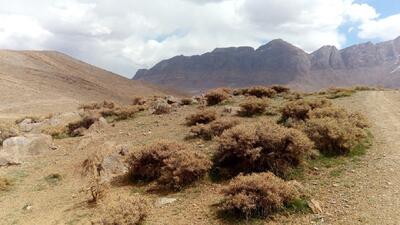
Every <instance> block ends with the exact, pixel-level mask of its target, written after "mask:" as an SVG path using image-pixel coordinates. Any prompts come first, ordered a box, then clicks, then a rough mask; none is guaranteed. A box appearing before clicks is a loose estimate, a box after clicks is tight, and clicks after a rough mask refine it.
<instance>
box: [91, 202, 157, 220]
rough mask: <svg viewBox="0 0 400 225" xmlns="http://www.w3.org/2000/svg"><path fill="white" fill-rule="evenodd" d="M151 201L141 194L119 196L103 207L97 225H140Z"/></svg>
mask: <svg viewBox="0 0 400 225" xmlns="http://www.w3.org/2000/svg"><path fill="white" fill-rule="evenodd" d="M149 209H150V204H149V201H148V200H147V199H145V198H143V197H140V196H129V197H122V196H118V197H116V198H114V199H111V200H109V201H107V203H106V204H105V205H103V206H102V207H101V210H100V215H101V217H102V219H101V220H100V221H96V222H93V223H92V224H95V225H139V224H142V222H143V221H144V219H145V218H146V217H147V215H148V213H149Z"/></svg>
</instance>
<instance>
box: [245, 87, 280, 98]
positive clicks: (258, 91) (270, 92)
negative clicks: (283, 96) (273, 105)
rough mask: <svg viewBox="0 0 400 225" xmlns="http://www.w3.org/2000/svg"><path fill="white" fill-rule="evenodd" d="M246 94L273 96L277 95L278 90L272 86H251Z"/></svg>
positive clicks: (262, 96) (261, 96)
mask: <svg viewBox="0 0 400 225" xmlns="http://www.w3.org/2000/svg"><path fill="white" fill-rule="evenodd" d="M245 94H247V95H251V96H255V97H257V98H264V97H267V98H272V97H274V96H275V95H276V91H275V90H274V89H272V88H268V87H262V86H257V87H251V88H249V89H248V90H247V92H246V93H245Z"/></svg>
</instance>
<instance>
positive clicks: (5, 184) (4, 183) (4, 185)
mask: <svg viewBox="0 0 400 225" xmlns="http://www.w3.org/2000/svg"><path fill="white" fill-rule="evenodd" d="M12 185H13V184H12V182H11V180H9V179H7V178H2V177H0V191H8V190H9V189H10V187H11V186H12Z"/></svg>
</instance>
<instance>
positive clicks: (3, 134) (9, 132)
mask: <svg viewBox="0 0 400 225" xmlns="http://www.w3.org/2000/svg"><path fill="white" fill-rule="evenodd" d="M15 136H18V132H17V129H16V128H15V127H14V125H13V124H7V123H0V146H1V145H3V141H5V140H6V139H8V138H11V137H15Z"/></svg>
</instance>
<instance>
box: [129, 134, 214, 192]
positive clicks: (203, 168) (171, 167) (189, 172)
mask: <svg viewBox="0 0 400 225" xmlns="http://www.w3.org/2000/svg"><path fill="white" fill-rule="evenodd" d="M210 166H211V163H210V161H209V160H208V159H207V157H206V156H204V155H202V154H199V153H196V152H194V151H193V150H191V149H189V148H188V147H187V146H185V145H182V144H179V143H176V142H157V143H155V144H153V145H150V146H148V147H145V148H144V149H143V150H142V151H141V153H140V155H139V156H138V157H135V156H133V157H132V161H131V168H130V177H131V178H132V179H133V180H144V181H153V180H155V181H157V183H158V185H159V186H160V187H161V188H166V189H172V190H179V189H181V188H183V187H184V186H186V185H189V184H191V183H193V182H195V181H196V180H199V179H200V178H201V177H203V176H204V175H205V174H206V173H207V171H208V170H209V168H210Z"/></svg>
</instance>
